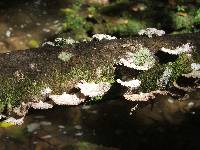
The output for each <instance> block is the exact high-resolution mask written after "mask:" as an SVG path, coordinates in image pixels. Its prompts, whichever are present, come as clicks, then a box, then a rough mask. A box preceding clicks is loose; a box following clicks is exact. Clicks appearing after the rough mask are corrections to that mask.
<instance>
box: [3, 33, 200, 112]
mask: <svg viewBox="0 0 200 150" xmlns="http://www.w3.org/2000/svg"><path fill="white" fill-rule="evenodd" d="M199 41H200V33H195V34H182V35H166V36H162V37H154V38H147V37H133V38H131V39H130V38H128V39H116V40H103V41H91V42H83V43H77V44H74V45H68V46H66V47H64V48H59V47H51V46H45V47H40V48H37V49H29V50H21V51H14V52H8V53H2V54H0V70H1V71H0V82H1V83H0V105H4V99H7V101H8V98H9V97H10V99H12V98H15V101H16V102H15V103H16V104H15V103H14V104H13V105H17V104H19V103H21V102H22V101H23V102H29V101H31V102H34V101H38V97H37V98H35V95H34V92H35V93H37V89H35V91H33V92H30V91H29V90H30V89H29V88H27V87H31V88H33V86H34V85H35V88H38V87H40V88H41V87H43V88H45V87H50V88H51V89H52V93H53V94H62V93H63V92H68V93H73V88H74V87H75V85H76V84H77V83H79V82H80V81H81V80H88V81H93V82H95V81H98V82H99V81H102V82H106V80H110V79H109V77H110V76H114V65H115V63H116V62H117V61H118V60H119V58H120V57H121V56H122V55H124V54H125V53H126V52H130V51H131V52H133V51H134V50H135V49H136V48H137V45H138V44H142V45H143V46H144V47H147V48H149V50H151V51H152V52H156V51H157V50H159V49H161V48H162V47H166V48H170V49H171V48H175V47H177V46H180V45H182V44H185V43H191V44H192V45H193V46H194V48H195V49H197V50H199V49H200V42H199ZM61 52H67V53H70V54H72V57H71V58H70V60H69V61H67V62H63V61H62V60H60V59H59V58H58V55H59V54H60V53H61ZM5 82H6V83H5ZM7 88H8V89H7ZM22 89H25V90H24V91H23V90H22ZM17 90H20V91H21V90H22V92H20V91H19V92H20V93H21V95H22V94H24V93H25V96H22V98H21V99H20V96H21V95H20V93H17V92H16V91H17ZM31 90H32V89H31ZM40 90H41V89H40ZM13 93H14V94H13ZM15 96H16V97H15ZM79 96H80V95H79ZM43 98H44V97H43ZM40 100H41V99H40ZM11 101H12V100H11ZM6 103H8V102H6ZM5 105H6V106H7V107H9V106H8V104H5ZM2 110H4V108H3V109H1V111H2Z"/></svg>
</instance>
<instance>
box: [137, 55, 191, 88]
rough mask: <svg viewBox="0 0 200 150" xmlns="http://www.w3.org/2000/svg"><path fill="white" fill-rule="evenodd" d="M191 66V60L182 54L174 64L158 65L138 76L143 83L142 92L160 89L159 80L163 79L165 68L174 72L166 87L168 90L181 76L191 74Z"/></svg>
mask: <svg viewBox="0 0 200 150" xmlns="http://www.w3.org/2000/svg"><path fill="white" fill-rule="evenodd" d="M190 66H191V59H190V58H189V57H188V56H187V54H185V53H183V54H181V55H180V56H179V57H178V59H177V60H176V61H174V62H169V63H168V64H163V65H159V64H157V65H155V66H154V67H152V68H151V69H149V70H147V71H144V72H143V73H141V74H139V75H138V77H137V79H139V80H140V81H141V82H142V84H141V87H140V90H141V91H143V92H150V91H153V90H157V89H159V85H158V80H159V79H160V78H161V77H162V75H163V72H164V71H165V68H166V67H168V68H169V69H171V70H172V74H171V76H170V78H169V82H168V85H166V87H165V88H166V89H167V88H168V87H169V86H171V85H172V83H173V82H174V81H176V80H177V78H178V77H179V76H180V75H181V74H184V73H189V72H190V71H191V67H190Z"/></svg>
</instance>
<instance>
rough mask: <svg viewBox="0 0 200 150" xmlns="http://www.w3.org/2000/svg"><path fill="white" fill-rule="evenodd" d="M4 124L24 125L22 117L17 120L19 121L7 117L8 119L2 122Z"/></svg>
mask: <svg viewBox="0 0 200 150" xmlns="http://www.w3.org/2000/svg"><path fill="white" fill-rule="evenodd" d="M4 122H6V123H11V124H14V125H22V124H23V123H24V117H22V118H19V119H15V118H13V117H9V118H8V119H6V120H4Z"/></svg>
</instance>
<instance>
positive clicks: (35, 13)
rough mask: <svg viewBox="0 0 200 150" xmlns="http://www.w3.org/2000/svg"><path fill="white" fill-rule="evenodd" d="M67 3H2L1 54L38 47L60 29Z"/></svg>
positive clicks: (48, 0)
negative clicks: (62, 11) (62, 12)
mask: <svg viewBox="0 0 200 150" xmlns="http://www.w3.org/2000/svg"><path fill="white" fill-rule="evenodd" d="M67 5H68V3H67V0H56V1H51V0H28V1H27V0H20V1H18V0H12V1H8V0H1V1H0V52H6V51H12V50H22V49H28V48H31V47H38V46H39V44H40V43H42V42H43V41H44V40H45V39H47V38H48V37H50V36H52V35H55V34H56V33H58V32H59V31H60V30H61V24H62V21H63V16H62V15H61V11H60V9H62V8H66V7H67Z"/></svg>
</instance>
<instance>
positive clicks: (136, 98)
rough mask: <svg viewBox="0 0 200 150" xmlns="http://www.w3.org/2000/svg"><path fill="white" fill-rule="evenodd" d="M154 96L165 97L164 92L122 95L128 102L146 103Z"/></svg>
mask: <svg viewBox="0 0 200 150" xmlns="http://www.w3.org/2000/svg"><path fill="white" fill-rule="evenodd" d="M156 94H161V95H166V94H167V92H166V91H160V90H157V91H152V92H150V93H139V94H124V95H123V96H124V98H125V99H126V100H129V101H148V100H149V99H154V98H155V97H156Z"/></svg>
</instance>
